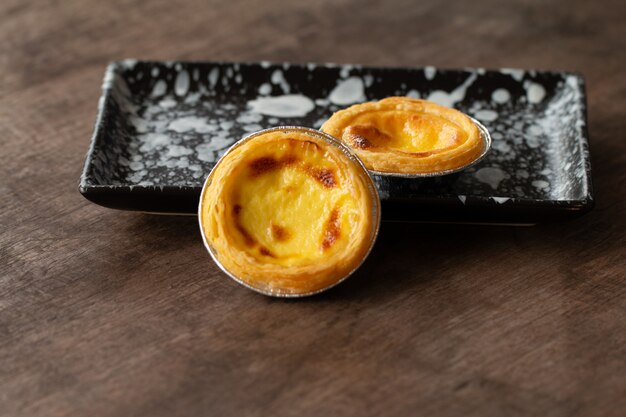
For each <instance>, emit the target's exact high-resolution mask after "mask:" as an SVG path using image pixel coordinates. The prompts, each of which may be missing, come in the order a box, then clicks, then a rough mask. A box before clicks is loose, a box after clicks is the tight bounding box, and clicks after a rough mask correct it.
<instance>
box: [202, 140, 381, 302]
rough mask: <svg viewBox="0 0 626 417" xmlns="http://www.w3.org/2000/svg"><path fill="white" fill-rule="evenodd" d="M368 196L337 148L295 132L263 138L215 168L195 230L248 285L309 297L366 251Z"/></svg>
mask: <svg viewBox="0 0 626 417" xmlns="http://www.w3.org/2000/svg"><path fill="white" fill-rule="evenodd" d="M372 190H373V185H372V184H371V180H370V179H369V177H368V176H367V174H366V172H365V170H364V169H363V168H362V167H361V166H360V165H359V164H358V163H356V162H354V161H353V160H351V159H350V158H349V157H348V156H347V155H346V154H344V153H343V151H342V150H341V149H340V148H338V147H337V146H336V145H333V144H330V143H328V142H327V141H326V140H324V139H321V138H320V137H316V136H312V135H310V134H307V133H303V132H302V131H288V130H287V131H269V132H266V133H262V134H261V135H259V136H256V137H253V138H252V139H250V140H248V141H246V142H245V143H243V144H242V145H240V146H237V147H235V148H234V149H233V150H232V151H231V152H230V153H228V154H227V155H226V156H225V157H224V158H223V159H222V160H221V161H220V162H219V163H218V165H217V166H216V167H215V168H214V171H213V172H212V174H211V177H210V179H209V182H208V183H207V185H206V187H205V190H204V191H203V194H202V200H201V208H200V216H201V225H202V228H203V232H204V235H205V238H206V240H207V243H208V244H209V246H210V247H212V248H213V249H214V255H215V256H216V258H217V260H218V261H219V262H220V263H222V265H223V266H224V267H225V268H226V269H227V270H228V271H229V272H230V273H231V274H232V275H234V276H235V277H236V278H237V279H239V280H240V281H242V282H243V283H245V284H247V285H248V286H251V287H253V288H255V289H258V290H260V291H261V292H265V293H268V292H270V293H274V294H277V295H284V294H286V295H289V294H305V293H310V292H315V291H318V290H320V289H323V288H325V287H328V286H330V285H332V284H334V283H336V282H337V281H339V280H340V279H342V278H343V277H344V276H345V275H346V274H348V273H349V272H351V271H352V270H353V269H354V268H356V267H357V266H358V265H359V264H360V263H361V261H362V260H363V258H364V257H365V256H366V254H367V252H368V251H369V248H370V246H371V244H372V234H373V231H374V230H375V228H376V226H377V223H376V220H375V217H373V215H372V211H373V210H377V206H376V205H377V202H373V201H372V200H373V198H372V192H373V191H372ZM374 196H375V194H374ZM376 198H377V197H376ZM375 206H376V207H375Z"/></svg>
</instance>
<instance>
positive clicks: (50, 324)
mask: <svg viewBox="0 0 626 417" xmlns="http://www.w3.org/2000/svg"><path fill="white" fill-rule="evenodd" d="M625 16H626V3H624V2H623V1H585V0H580V1H565V0H564V1H526V2H524V1H517V2H498V1H482V2H478V1H463V0H459V1H454V2H450V3H445V4H444V3H443V2H439V1H436V0H424V1H419V2H417V1H388V0H386V1H371V2H367V4H366V3H365V2H359V1H357V0H351V1H350V0H349V1H337V0H326V1H319V2H318V1H306V2H280V1H278V0H271V1H270V0H258V1H246V2H226V1H219V2H218V1H216V2H213V3H212V4H210V3H209V2H206V1H199V0H198V1H191V2H186V3H183V2H174V1H149V2H148V1H145V2H140V1H95V0H93V1H79V0H63V1H38V2H27V1H23V0H3V1H2V2H0V146H1V147H0V152H1V153H0V222H1V223H0V226H1V229H0V415H2V416H14V415H15V416H17V415H23V416H179V415H180V416H183V415H184V416H200V415H215V416H282V415H293V416H315V415H319V416H331V415H332V416H369V415H371V416H382V415H385V416H410V415H428V416H434V415H449V416H453V415H455V416H458V415H464V416H468V415H471V416H517V415H536V416H623V415H625V413H626V364H625V360H626V277H625V275H626V262H625V258H626V250H625V247H626V239H625V231H626V230H625V229H626V228H625V226H626V205H625V190H624V183H625V182H626V174H625V166H626V158H625V155H626V138H625V135H624V132H625V131H626V118H625V117H624V114H625V113H624V109H625V108H626V77H625V76H624V65H625V64H626V23H625ZM125 57H134V58H146V59H188V60H234V61H238V60H240V61H256V60H272V61H294V62H307V61H317V62H325V61H334V62H353V63H362V64H369V65H390V66H423V65H436V66H442V67H464V66H484V67H502V66H506V67H521V68H538V69H566V70H577V71H581V72H582V73H583V74H584V75H585V76H586V77H587V82H588V95H589V122H590V134H591V139H592V143H591V145H592V146H591V148H592V158H593V169H594V180H595V191H596V197H597V206H596V208H595V210H594V211H593V212H592V213H590V214H589V215H587V216H585V217H583V218H580V219H578V220H575V221H571V222H567V223H561V224H548V225H542V226H537V227H533V228H506V227H478V226H471V227H470V226H455V225H445V226H441V225H404V224H384V225H383V228H382V232H381V234H380V238H379V240H378V243H377V244H376V247H375V248H374V251H373V253H372V255H371V257H370V258H369V259H368V260H367V261H366V263H365V265H364V266H363V267H362V268H361V269H360V270H359V271H358V273H357V274H356V275H355V276H354V277H352V278H351V279H350V280H348V281H346V282H345V283H344V284H342V285H340V286H339V287H337V288H336V289H333V290H332V291H330V292H328V293H326V294H324V295H320V296H317V297H314V298H310V299H305V300H298V301H284V300H274V299H269V298H265V297H263V296H259V295H256V294H254V293H252V292H250V291H248V290H246V289H244V288H242V287H240V286H238V285H237V284H235V283H234V282H232V281H230V280H229V279H227V278H226V277H225V276H224V275H223V274H221V273H220V272H219V271H218V270H217V268H216V267H215V266H214V265H213V263H212V262H211V260H210V258H209V256H208V254H207V253H206V251H205V250H204V248H203V246H202V243H201V240H200V235H199V233H198V230H197V226H196V221H195V219H194V218H174V217H157V216H148V215H141V214H134V213H126V212H116V211H109V210H106V209H103V208H100V207H97V206H95V205H92V204H90V203H88V202H87V201H86V200H84V199H83V198H82V197H81V196H80V195H79V193H78V190H77V186H78V178H79V175H80V172H81V168H82V164H83V158H84V156H85V152H86V150H87V147H88V142H89V137H90V134H91V131H92V127H93V124H94V118H95V112H96V104H97V101H98V97H99V94H100V84H101V80H102V75H103V71H104V68H105V65H106V63H107V62H108V61H110V60H115V59H120V58H125Z"/></svg>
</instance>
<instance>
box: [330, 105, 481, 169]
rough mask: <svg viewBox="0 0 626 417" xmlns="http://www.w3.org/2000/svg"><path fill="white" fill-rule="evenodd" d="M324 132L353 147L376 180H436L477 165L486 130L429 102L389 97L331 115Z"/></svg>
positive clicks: (466, 117) (450, 110)
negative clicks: (390, 177)
mask: <svg viewBox="0 0 626 417" xmlns="http://www.w3.org/2000/svg"><path fill="white" fill-rule="evenodd" d="M321 130H322V131H323V132H326V133H328V134H330V135H332V136H334V137H336V138H338V139H341V140H342V141H343V142H344V143H346V144H347V145H348V146H350V147H351V148H352V149H353V150H354V152H355V153H356V154H357V155H358V156H359V158H361V160H362V161H363V163H364V164H365V166H366V167H367V168H368V169H369V170H371V171H374V173H376V174H382V175H393V174H399V175H403V176H431V175H433V174H434V175H437V174H447V173H451V172H456V171H458V170H460V169H463V168H466V167H467V166H469V165H471V164H473V163H475V162H477V161H478V160H479V159H480V158H482V157H483V156H484V155H485V154H486V152H487V150H488V149H489V146H490V143H491V140H490V138H489V134H488V132H487V130H486V129H485V128H484V127H483V126H482V125H480V123H478V122H477V121H475V120H473V119H471V118H470V117H468V116H466V115H465V114H463V113H461V112H460V111H458V110H455V109H451V108H449V107H445V106H440V105H439V104H436V103H432V102H429V101H426V100H418V99H412V98H408V97H389V98H386V99H383V100H380V101H375V102H368V103H363V104H356V105H354V106H351V107H349V108H347V109H344V110H340V111H338V112H336V113H335V114H333V115H332V117H331V118H330V119H328V120H327V121H326V122H325V123H324V124H323V125H322V128H321Z"/></svg>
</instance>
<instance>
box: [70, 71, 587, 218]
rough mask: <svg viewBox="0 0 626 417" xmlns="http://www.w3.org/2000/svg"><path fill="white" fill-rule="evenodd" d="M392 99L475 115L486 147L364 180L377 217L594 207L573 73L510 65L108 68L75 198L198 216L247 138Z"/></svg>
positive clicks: (506, 214) (315, 123)
mask: <svg viewBox="0 0 626 417" xmlns="http://www.w3.org/2000/svg"><path fill="white" fill-rule="evenodd" d="M394 95H408V96H411V97H421V98H425V99H429V100H432V101H435V102H439V103H440V104H444V105H449V106H453V107H455V108H457V109H459V110H461V111H463V112H465V113H467V114H469V115H471V116H473V117H475V118H476V119H478V120H480V121H481V122H482V123H483V124H484V125H485V126H486V127H487V128H488V129H489V131H490V132H491V135H492V137H493V148H492V150H491V152H490V153H489V155H487V157H486V158H485V159H484V160H483V161H481V162H480V163H479V164H477V165H475V166H473V167H471V168H469V169H467V170H466V171H463V172H462V173H460V174H455V175H449V176H445V177H440V178H430V179H420V180H416V179H402V178H390V177H375V181H376V183H377V186H378V189H379V192H380V196H381V200H382V204H383V219H385V220H397V221H444V222H486V223H517V224H519V223H530V224H532V223H537V222H543V221H553V220H561V219H567V218H571V217H573V216H577V215H580V214H583V213H585V212H587V211H589V210H590V209H591V208H592V206H593V197H592V186H591V167H590V162H589V150H588V134H587V124H586V99H585V90H584V80H583V79H582V77H581V76H580V75H578V74H573V73H563V72H542V71H524V70H513V69H502V70H484V69H459V70H440V69H436V68H433V67H425V68H418V69H398V68H368V67H362V66H358V65H335V64H307V65H294V64H286V63H285V64H271V63H267V62H261V63H252V64H242V63H223V62H147V61H135V60H125V61H118V62H114V63H112V64H111V65H110V66H109V67H108V69H107V71H106V75H105V79H104V83H103V87H102V97H101V99H100V104H99V107H98V116H97V121H96V127H95V131H94V135H93V138H92V143H91V147H90V149H89V152H88V154H87V159H86V161H85V167H84V171H83V175H82V177H81V180H80V192H81V193H82V194H83V195H84V196H85V197H86V198H87V199H89V200H91V201H93V202H94V203H97V204H100V205H102V206H105V207H110V208H115V209H122V210H138V211H144V212H154V213H179V214H187V213H196V211H197V205H198V198H199V195H200V191H201V187H202V184H203V182H204V179H205V178H206V176H207V175H208V174H209V172H210V170H211V168H212V167H213V166H214V164H215V162H216V161H217V159H218V158H219V157H220V156H221V155H222V154H223V153H224V152H225V151H226V150H227V149H228V148H229V146H230V145H232V144H233V143H234V142H236V141H237V140H239V139H241V138H242V137H243V136H245V135H246V134H248V133H250V132H253V131H256V130H260V129H263V128H267V127H272V126H280V125H292V126H308V127H314V128H319V127H320V126H321V124H322V123H323V122H324V121H325V120H326V119H327V118H328V117H330V115H331V114H332V113H333V112H334V111H336V110H339V109H341V108H344V107H347V106H349V105H351V104H353V103H357V102H362V101H368V100H377V99H381V98H384V97H388V96H394Z"/></svg>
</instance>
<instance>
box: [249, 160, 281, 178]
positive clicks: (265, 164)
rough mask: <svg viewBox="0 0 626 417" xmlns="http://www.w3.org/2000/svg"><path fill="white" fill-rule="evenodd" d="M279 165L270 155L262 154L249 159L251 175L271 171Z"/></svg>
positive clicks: (254, 175)
mask: <svg viewBox="0 0 626 417" xmlns="http://www.w3.org/2000/svg"><path fill="white" fill-rule="evenodd" d="M279 165H280V164H279V163H278V161H277V160H276V159H274V158H272V157H270V156H263V157H261V158H257V159H255V160H253V161H250V169H251V171H252V176H253V177H256V176H258V175H261V174H265V173H266V172H269V171H273V170H275V169H277V168H278V167H279Z"/></svg>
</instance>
